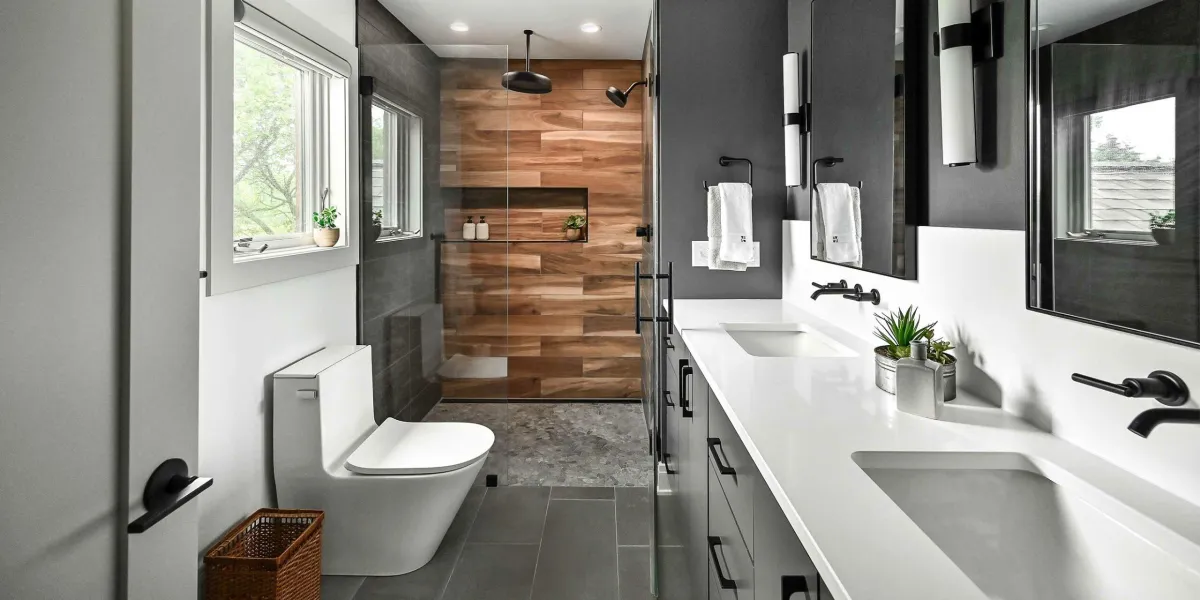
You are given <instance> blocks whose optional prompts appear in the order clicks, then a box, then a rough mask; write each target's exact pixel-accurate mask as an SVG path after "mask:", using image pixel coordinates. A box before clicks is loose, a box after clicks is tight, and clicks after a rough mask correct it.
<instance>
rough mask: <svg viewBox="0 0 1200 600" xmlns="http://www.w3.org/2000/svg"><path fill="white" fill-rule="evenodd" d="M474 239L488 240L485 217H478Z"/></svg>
mask: <svg viewBox="0 0 1200 600" xmlns="http://www.w3.org/2000/svg"><path fill="white" fill-rule="evenodd" d="M475 239H477V240H486V239H488V224H487V217H485V216H483V215H479V225H476V226H475Z"/></svg>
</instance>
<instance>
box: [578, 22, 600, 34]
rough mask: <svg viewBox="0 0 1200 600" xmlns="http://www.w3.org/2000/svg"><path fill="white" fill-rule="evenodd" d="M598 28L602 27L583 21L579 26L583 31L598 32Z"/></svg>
mask: <svg viewBox="0 0 1200 600" xmlns="http://www.w3.org/2000/svg"><path fill="white" fill-rule="evenodd" d="M600 29H602V28H601V27H600V26H599V25H597V24H595V23H584V24H583V25H580V26H579V30H580V31H582V32H584V33H598V32H599V31H600Z"/></svg>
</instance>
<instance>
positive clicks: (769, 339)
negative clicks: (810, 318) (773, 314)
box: [721, 323, 858, 358]
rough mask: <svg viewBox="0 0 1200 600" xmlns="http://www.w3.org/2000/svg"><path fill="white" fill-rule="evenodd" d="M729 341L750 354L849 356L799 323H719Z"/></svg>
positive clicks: (852, 355)
mask: <svg viewBox="0 0 1200 600" xmlns="http://www.w3.org/2000/svg"><path fill="white" fill-rule="evenodd" d="M721 328H722V329H724V330H725V331H726V332H727V333H729V336H730V337H732V338H733V341H735V342H737V344H738V345H739V346H741V347H742V350H745V351H746V353H747V354H749V355H750V356H759V357H796V356H803V357H808V358H849V357H854V356H858V354H857V353H856V352H854V351H853V350H851V349H849V348H847V347H845V346H843V345H841V344H839V343H837V342H835V341H833V340H832V339H830V338H829V337H828V336H826V335H824V334H821V333H817V332H816V331H813V330H811V329H810V328H809V327H808V326H807V325H802V324H799V323H722V324H721Z"/></svg>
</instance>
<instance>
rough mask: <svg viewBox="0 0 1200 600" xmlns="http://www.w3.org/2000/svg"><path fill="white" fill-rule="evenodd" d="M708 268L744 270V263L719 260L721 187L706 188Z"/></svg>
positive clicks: (715, 269) (714, 269)
mask: <svg viewBox="0 0 1200 600" xmlns="http://www.w3.org/2000/svg"><path fill="white" fill-rule="evenodd" d="M705 204H707V205H708V268H709V269H711V270H713V271H745V270H746V263H734V262H727V261H723V260H721V189H720V187H719V186H715V185H714V186H712V187H710V188H708V200H707V202H706V203H705Z"/></svg>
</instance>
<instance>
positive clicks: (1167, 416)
mask: <svg viewBox="0 0 1200 600" xmlns="http://www.w3.org/2000/svg"><path fill="white" fill-rule="evenodd" d="M1071 379H1072V380H1074V381H1077V382H1079V383H1082V384H1084V385H1089V386H1092V387H1094V388H1097V389H1101V390H1104V391H1106V392H1112V393H1114V394H1120V395H1122V396H1125V397H1127V398H1154V399H1155V400H1158V401H1159V402H1161V403H1162V404H1166V405H1167V406H1180V405H1182V404H1185V403H1186V402H1187V401H1188V397H1189V394H1188V387H1187V384H1186V383H1184V382H1183V380H1182V379H1180V378H1179V376H1178V375H1176V374H1174V373H1171V372H1170V371H1154V372H1153V373H1150V375H1149V376H1148V377H1145V378H1142V379H1126V380H1124V381H1122V382H1121V383H1112V382H1108V381H1104V380H1101V379H1096V378H1095V377H1088V376H1087V375H1080V374H1079V373H1074V374H1072V375H1071ZM1163 423H1198V424H1200V410H1197V409H1194V408H1152V409H1150V410H1147V411H1143V412H1142V413H1141V414H1139V415H1138V416H1136V417H1134V418H1133V421H1131V422H1130V423H1129V431H1132V432H1133V433H1135V434H1137V435H1140V436H1142V437H1149V436H1150V432H1151V431H1154V428H1155V427H1158V426H1159V425H1161V424H1163Z"/></svg>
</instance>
